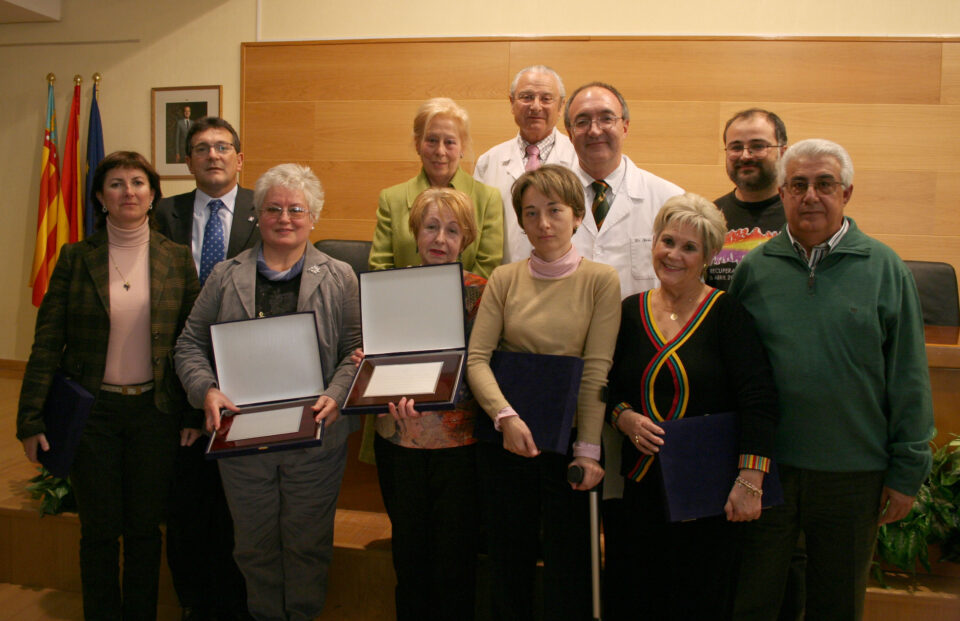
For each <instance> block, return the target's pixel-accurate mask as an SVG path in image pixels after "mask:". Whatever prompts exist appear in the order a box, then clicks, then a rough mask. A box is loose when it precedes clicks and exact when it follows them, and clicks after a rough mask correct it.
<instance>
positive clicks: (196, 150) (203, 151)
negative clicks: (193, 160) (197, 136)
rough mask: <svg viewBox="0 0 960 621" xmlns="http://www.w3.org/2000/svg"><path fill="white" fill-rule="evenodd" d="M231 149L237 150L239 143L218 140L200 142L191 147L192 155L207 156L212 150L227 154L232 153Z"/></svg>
mask: <svg viewBox="0 0 960 621" xmlns="http://www.w3.org/2000/svg"><path fill="white" fill-rule="evenodd" d="M231 150H233V151H236V150H237V145H235V144H233V143H232V142H218V143H216V144H207V143H206V142H200V143H198V144H195V145H192V146H191V147H190V155H193V154H197V155H200V156H205V155H209V154H210V152H211V151H216V152H217V153H219V154H220V155H226V154H227V153H230V151H231Z"/></svg>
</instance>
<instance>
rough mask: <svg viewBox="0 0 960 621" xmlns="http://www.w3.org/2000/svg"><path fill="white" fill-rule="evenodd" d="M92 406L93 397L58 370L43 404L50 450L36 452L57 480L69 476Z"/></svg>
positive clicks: (44, 421) (44, 422)
mask: <svg viewBox="0 0 960 621" xmlns="http://www.w3.org/2000/svg"><path fill="white" fill-rule="evenodd" d="M92 407H93V395H91V394H90V393H89V392H87V389H86V388H84V387H83V386H81V385H80V384H78V383H77V382H75V381H73V380H72V379H70V378H68V377H67V376H66V375H64V374H63V373H60V372H59V371H58V372H56V373H54V374H53V381H52V382H51V383H50V391H49V392H48V393H47V401H46V403H44V404H43V424H44V425H45V426H46V431H45V432H44V434H45V435H46V436H47V442H49V443H50V450H49V451H43V450H40V449H38V450H37V457H38V459H39V460H40V463H41V464H43V467H44V468H46V469H47V470H49V471H50V473H51V474H53V476H56V477H60V478H61V479H65V478H67V476H68V475H69V474H70V467H71V466H72V465H73V458H74V456H75V455H76V453H77V445H79V444H80V434H82V433H83V427H84V425H86V424H87V416H88V415H89V414H90V408H92Z"/></svg>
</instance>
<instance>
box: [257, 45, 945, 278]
mask: <svg viewBox="0 0 960 621" xmlns="http://www.w3.org/2000/svg"><path fill="white" fill-rule="evenodd" d="M537 63H543V64H547V65H550V66H552V67H554V68H555V69H557V70H558V71H559V72H560V74H561V75H562V76H563V78H564V82H565V84H566V87H567V90H568V92H569V91H572V90H573V89H574V88H575V87H576V86H578V85H579V84H582V83H584V82H588V81H591V80H603V81H607V82H610V83H612V84H614V85H615V86H617V87H618V88H619V89H621V90H622V91H623V93H624V95H625V96H626V98H627V101H628V103H629V104H630V109H631V117H632V120H631V124H630V130H629V133H628V136H627V139H626V141H625V143H624V149H625V152H626V154H627V155H629V156H630V157H631V159H633V160H634V161H635V162H636V163H637V164H638V165H639V166H641V167H642V168H645V169H647V170H650V171H651V172H653V173H655V174H658V175H660V176H662V177H664V178H666V179H670V180H671V181H674V182H676V183H677V184H679V185H680V186H681V187H684V188H686V189H688V190H690V191H694V192H697V193H700V194H703V195H704V196H707V197H708V198H711V199H713V198H716V197H718V196H720V195H722V194H726V193H727V192H729V191H730V189H731V187H732V186H731V183H730V181H729V179H727V177H726V173H725V171H724V165H723V161H724V158H723V151H722V143H721V131H722V128H723V124H724V122H725V121H726V119H728V118H729V117H730V116H731V115H732V114H733V113H735V112H736V111H738V110H741V109H744V108H748V107H753V106H760V107H766V108H769V109H772V110H774V111H776V112H777V113H778V114H780V116H782V117H783V119H784V121H785V122H786V125H787V130H788V135H789V138H790V142H796V141H798V140H801V139H804V138H811V137H824V138H830V139H832V140H835V141H837V142H839V143H840V144H843V145H844V146H845V147H846V148H847V149H848V150H849V151H850V153H851V155H852V157H853V160H854V167H855V169H856V176H855V181H854V185H855V188H856V189H855V192H854V197H853V200H852V202H851V203H850V206H849V208H848V210H849V211H848V213H849V214H850V215H851V216H853V217H854V218H856V219H857V222H858V224H860V226H861V227H862V228H863V229H864V230H866V231H867V232H869V233H871V234H874V235H876V236H878V237H879V238H880V239H882V240H884V241H886V242H887V243H889V244H890V245H891V246H893V247H894V248H895V249H896V250H897V251H898V252H900V253H901V254H902V256H904V258H908V259H928V260H944V261H947V262H949V263H951V264H953V265H954V266H955V267H957V268H958V270H960V204H958V203H960V198H958V197H960V140H957V139H956V137H957V136H958V135H960V41H958V40H941V39H913V40H869V39H849V38H846V39H836V38H834V39H827V38H825V39H745V38H729V39H720V38H712V39H710V38H689V37H687V38H673V39H670V38H657V39H653V38H633V39H631V38H605V39H592V38H587V37H583V38H555V39H515V40H510V39H506V38H505V39H502V40H490V39H483V40H479V39H474V40H433V41H431V40H427V41H424V40H415V41H414V40H384V41H360V42H357V41H341V42H337V41H329V42H305V43H282V44H270V43H253V44H245V45H244V47H243V67H242V71H243V93H242V96H243V101H242V102H241V108H242V119H241V128H242V134H243V140H244V154H245V162H244V169H243V173H242V182H243V183H244V185H246V186H248V187H249V186H252V185H253V184H254V182H255V180H256V178H257V177H258V176H259V175H260V174H261V173H262V172H263V171H265V170H266V169H267V168H269V167H270V166H272V165H275V164H277V163H280V162H284V161H299V162H303V163H306V164H308V165H310V166H311V167H312V168H313V169H314V170H315V171H316V172H317V174H318V176H319V177H320V179H321V181H322V182H323V184H324V187H325V189H326V194H327V199H326V206H325V208H324V212H323V214H322V217H321V221H320V222H319V223H318V226H317V230H316V231H314V239H321V238H324V237H334V238H346V239H370V238H371V237H372V234H373V228H374V225H375V217H376V201H377V195H378V194H379V192H380V190H382V189H383V188H385V187H387V186H390V185H394V184H396V183H400V182H402V181H404V180H406V179H408V178H410V177H412V176H413V175H414V174H416V173H417V171H418V169H419V162H418V158H417V155H416V153H415V151H414V149H413V145H412V140H411V133H412V122H413V115H414V113H415V111H416V108H417V106H418V105H419V104H420V103H421V102H422V101H424V100H425V99H427V98H429V97H433V96H440V95H443V96H450V97H453V98H454V99H455V100H457V102H458V103H460V104H461V105H463V106H464V107H465V108H466V109H467V111H468V112H469V113H470V116H471V123H472V138H473V147H472V149H469V150H468V151H467V152H466V154H465V158H464V168H465V169H466V170H467V171H468V172H470V171H472V170H473V165H474V162H475V160H476V158H477V156H478V155H479V154H481V153H483V152H484V151H486V150H487V149H489V148H490V147H491V146H493V145H495V144H497V143H500V142H502V141H504V140H506V139H508V138H509V137H511V136H513V135H515V133H516V127H515V126H514V124H513V118H512V116H511V114H510V111H509V104H508V101H507V92H508V87H509V81H510V79H511V78H512V77H513V74H514V73H515V72H516V71H517V70H518V69H520V68H522V67H524V66H527V65H530V64H537ZM561 125H562V122H561Z"/></svg>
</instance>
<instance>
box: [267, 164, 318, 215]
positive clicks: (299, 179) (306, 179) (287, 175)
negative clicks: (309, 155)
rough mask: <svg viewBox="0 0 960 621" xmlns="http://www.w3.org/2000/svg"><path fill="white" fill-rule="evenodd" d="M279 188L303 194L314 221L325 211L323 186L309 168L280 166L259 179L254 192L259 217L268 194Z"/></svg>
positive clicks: (298, 165) (288, 165) (293, 165)
mask: <svg viewBox="0 0 960 621" xmlns="http://www.w3.org/2000/svg"><path fill="white" fill-rule="evenodd" d="M277 186H280V187H284V188H286V189H288V190H293V191H295V192H302V193H303V198H305V199H306V201H307V208H308V209H309V210H310V217H311V218H312V219H313V220H314V221H316V220H318V219H319V218H320V210H321V209H323V186H322V185H320V180H319V179H317V176H316V175H315V174H313V171H312V170H310V167H309V166H301V165H300V164H278V165H277V166H274V167H273V168H271V169H270V170H268V171H267V172H265V173H263V175H261V176H260V178H259V179H257V185H256V186H255V187H254V190H253V206H254V208H255V209H256V210H257V214H258V215H259V214H260V209H261V208H262V207H263V199H264V198H266V196H267V192H269V191H270V189H271V188H275V187H277Z"/></svg>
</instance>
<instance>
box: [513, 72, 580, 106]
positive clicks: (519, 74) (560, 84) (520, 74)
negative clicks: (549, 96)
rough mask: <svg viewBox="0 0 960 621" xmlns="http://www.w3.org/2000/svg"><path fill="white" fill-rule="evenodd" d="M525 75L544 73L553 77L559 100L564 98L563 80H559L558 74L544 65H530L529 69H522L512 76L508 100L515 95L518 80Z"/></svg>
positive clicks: (565, 94)
mask: <svg viewBox="0 0 960 621" xmlns="http://www.w3.org/2000/svg"><path fill="white" fill-rule="evenodd" d="M525 73H546V74H547V75H551V76H553V79H554V80H556V81H557V89H558V91H559V93H560V99H564V98H566V96H567V91H566V89H564V88H563V80H561V79H560V74H559V73H557V72H556V71H554V70H553V69H551V68H550V67H548V66H546V65H530V66H529V67H524V68H523V69H521V70H520V71H518V72H517V75H515V76H513V82H511V83H510V99H513V96H514V95H516V94H517V84H519V83H520V78H522V77H523V74H525Z"/></svg>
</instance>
